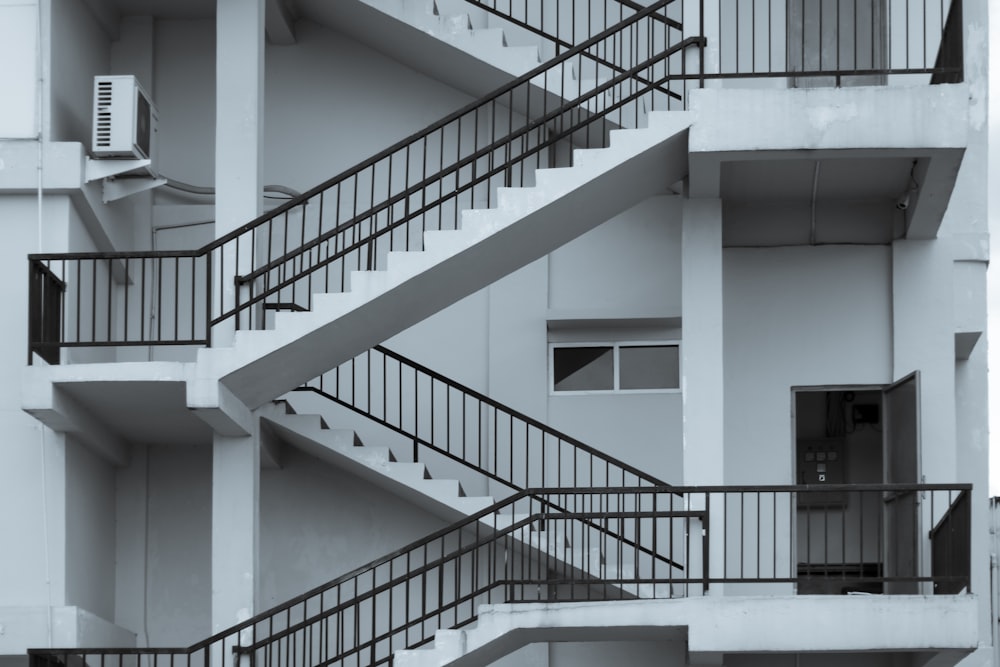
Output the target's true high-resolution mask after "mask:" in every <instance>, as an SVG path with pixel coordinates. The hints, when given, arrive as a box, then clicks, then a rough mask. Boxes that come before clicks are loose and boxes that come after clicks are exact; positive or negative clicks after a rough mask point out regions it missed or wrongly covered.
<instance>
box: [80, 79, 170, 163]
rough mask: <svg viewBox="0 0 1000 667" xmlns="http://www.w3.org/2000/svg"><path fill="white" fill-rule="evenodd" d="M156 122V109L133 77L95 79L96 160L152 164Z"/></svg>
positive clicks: (94, 133) (94, 149)
mask: <svg viewBox="0 0 1000 667" xmlns="http://www.w3.org/2000/svg"><path fill="white" fill-rule="evenodd" d="M156 120H157V117H156V108H155V107H154V106H153V104H152V103H151V102H150V100H149V95H147V94H146V91H144V90H143V89H142V86H140V85H139V82H138V81H136V79H135V77H134V76H131V75H118V76H96V77H94V126H93V136H92V140H91V153H92V154H93V156H94V157H97V158H125V159H135V160H152V158H153V150H154V148H153V146H154V143H155V138H156Z"/></svg>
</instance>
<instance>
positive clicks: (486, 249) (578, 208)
mask: <svg viewBox="0 0 1000 667" xmlns="http://www.w3.org/2000/svg"><path fill="white" fill-rule="evenodd" d="M664 116H670V118H669V119H668V120H667V121H666V123H667V124H670V125H676V127H675V128H672V129H670V130H668V131H661V132H658V133H655V134H653V135H652V136H653V137H655V138H649V139H647V138H646V137H647V135H646V134H642V133H643V132H644V131H641V130H640V131H630V132H636V133H637V134H632V135H630V136H627V137H626V136H622V143H624V144H626V146H625V147H624V148H623V149H616V147H615V145H614V144H613V145H612V147H611V148H610V149H601V150H604V151H608V152H607V153H600V154H595V155H596V156H597V157H598V159H600V158H601V157H603V156H605V155H606V156H607V158H608V161H609V162H614V161H615V160H618V162H617V163H616V164H612V166H609V167H608V168H606V169H604V168H603V167H600V168H599V169H598V171H597V173H596V175H594V176H593V177H592V178H589V179H588V180H586V181H585V182H584V183H582V184H580V185H577V186H574V187H572V188H571V189H569V190H568V191H567V192H564V193H561V194H557V195H554V198H552V200H551V201H547V202H545V203H543V204H542V205H541V206H539V207H537V208H534V209H533V210H528V211H527V212H526V213H524V214H523V215H521V216H520V217H518V218H517V219H516V220H515V221H513V222H511V223H509V224H507V226H505V227H503V228H501V229H500V230H499V231H495V232H492V233H489V234H487V235H486V236H485V237H484V238H483V239H482V240H480V241H478V242H476V243H474V244H472V245H471V246H470V247H468V248H464V249H462V250H460V251H458V252H456V253H455V254H453V255H451V256H449V257H447V258H446V259H444V260H442V261H440V262H437V263H436V264H433V265H432V266H430V267H429V268H427V269H425V270H423V271H421V272H419V273H417V274H416V275H415V276H413V277H411V278H409V279H406V280H403V281H402V282H401V283H400V284H397V285H395V286H392V287H391V288H390V289H388V290H387V291H384V292H382V293H380V294H377V295H376V296H375V297H374V298H371V299H369V300H366V301H364V302H363V303H361V304H360V305H358V306H357V307H352V308H351V309H350V310H348V311H347V312H345V313H343V314H341V315H339V316H338V317H335V318H333V319H332V320H331V321H328V322H325V323H322V324H320V325H319V326H316V327H315V328H312V329H311V330H308V331H307V330H301V331H295V332H294V333H293V335H289V336H287V338H288V339H289V340H287V342H281V341H278V342H269V343H268V345H271V348H272V349H267V348H264V349H262V350H260V352H259V353H258V352H254V353H253V355H258V354H259V356H253V355H248V354H242V353H241V354H236V355H235V356H234V357H233V358H231V359H222V360H221V361H220V362H219V363H216V364H214V365H213V363H212V362H211V359H207V358H206V359H205V360H203V359H202V358H201V353H202V352H203V353H206V357H211V355H212V354H213V352H212V351H211V350H202V351H201V352H200V353H199V355H200V356H199V362H198V364H199V366H202V365H203V363H204V366H203V369H204V372H202V371H199V372H198V375H199V376H200V377H213V376H215V377H219V378H220V380H221V382H222V383H223V384H224V385H225V386H226V387H227V388H228V389H229V390H230V391H231V392H232V394H233V395H234V396H235V397H237V398H238V399H240V400H241V401H242V402H243V403H244V404H246V405H247V406H248V407H250V408H251V409H253V408H256V407H259V406H260V405H263V404H264V403H266V402H267V401H270V400H273V399H275V398H277V397H278V396H281V395H282V394H284V393H286V392H288V391H291V390H292V389H294V388H295V387H297V386H299V385H301V384H302V383H304V382H306V381H308V380H309V379H311V378H314V377H316V375H318V374H319V373H322V372H325V371H326V370H328V369H331V368H334V367H335V366H337V365H339V364H341V363H343V362H344V361H347V360H348V359H351V358H353V357H355V356H356V355H358V354H360V353H361V352H363V351H364V350H367V349H369V348H370V347H371V346H372V345H375V344H377V343H380V342H382V341H384V340H387V339H389V338H391V337H392V336H393V335H395V334H397V333H399V332H400V331H403V330H404V329H406V328H408V327H410V326H412V325H414V324H417V323H418V322H420V321H422V320H423V319H425V318H427V317H429V316H430V315H432V314H434V313H436V312H438V311H440V310H442V309H444V308H446V307H447V306H449V305H451V304H453V303H455V302H457V301H459V300H460V299H462V298H464V297H466V296H469V295H470V294H472V293H474V292H476V291H478V290H479V289H482V288H483V287H486V286H487V285H489V284H491V283H493V282H495V281H496V280H498V279H500V278H502V277H504V276H506V275H508V274H510V273H512V272H514V271H516V270H517V269H519V268H521V267H523V266H526V265H527V264H529V263H531V262H533V261H535V260H537V259H539V258H541V257H543V256H545V255H546V254H548V253H550V252H552V251H553V250H555V249H556V248H558V247H560V246H562V245H564V244H565V243H567V242H569V241H571V240H573V239H574V238H576V237H578V236H580V235H582V234H584V233H585V232H587V231H589V230H591V229H593V228H594V227H596V226H598V225H600V224H601V223H603V222H605V221H607V220H609V219H610V218H612V217H614V216H616V215H618V214H619V213H622V212H623V211H625V210H627V209H629V208H631V207H632V206H634V205H635V204H637V203H639V202H641V201H643V200H645V199H647V198H649V197H651V196H654V195H658V194H662V193H664V192H667V191H668V189H669V187H670V186H671V185H672V184H673V183H676V182H677V181H678V180H680V179H682V178H683V177H684V176H685V175H686V173H687V162H688V152H687V126H688V122H687V117H686V114H677V115H674V114H664ZM626 134H628V133H626ZM643 141H647V142H649V145H640V146H638V147H636V146H635V145H630V144H633V143H635V142H639V143H641V142H643ZM615 150H624V151H625V157H622V156H621V155H619V154H615V153H612V152H611V151H615ZM592 159H593V156H592ZM601 169H603V170H601ZM542 173H544V171H543V172H540V174H542ZM538 190H539V191H538V194H539V195H541V196H543V197H544V196H545V194H546V192H545V188H539V189H538ZM528 208H529V209H530V206H529V207H528ZM375 273H378V272H375ZM355 275H358V274H355ZM303 315H305V316H308V315H309V314H308V313H306V314H303ZM261 333H263V334H268V333H273V332H250V333H248V334H247V335H248V337H250V336H254V335H259V334H261ZM273 338H279V337H273ZM251 347H252V346H251ZM217 349H218V348H217ZM222 354H223V356H224V355H225V353H222Z"/></svg>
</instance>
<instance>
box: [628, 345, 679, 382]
mask: <svg viewBox="0 0 1000 667" xmlns="http://www.w3.org/2000/svg"><path fill="white" fill-rule="evenodd" d="M677 352H678V350H677V346H676V345H648V346H636V347H622V348H621V350H619V353H618V358H619V362H620V363H621V369H620V374H619V378H618V386H619V387H620V388H621V389H676V388H678V387H679V386H680V361H679V358H678V353H677Z"/></svg>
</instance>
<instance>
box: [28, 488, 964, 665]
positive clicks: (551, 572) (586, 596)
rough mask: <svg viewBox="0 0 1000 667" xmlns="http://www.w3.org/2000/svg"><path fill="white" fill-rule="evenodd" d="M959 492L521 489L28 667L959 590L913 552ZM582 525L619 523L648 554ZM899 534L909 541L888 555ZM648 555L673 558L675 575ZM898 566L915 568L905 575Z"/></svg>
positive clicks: (141, 661)
mask: <svg viewBox="0 0 1000 667" xmlns="http://www.w3.org/2000/svg"><path fill="white" fill-rule="evenodd" d="M970 489H971V487H970V485H962V484H954V485H940V484H922V485H864V486H843V487H818V488H817V487H815V486H813V487H810V486H761V487H669V488H656V487H623V488H602V489H545V488H542V489H527V490H525V491H523V492H520V493H518V494H515V495H514V496H512V497H510V498H508V499H507V500H505V501H502V502H501V503H498V504H497V505H495V506H493V507H490V508H488V509H487V510H484V511H483V512H480V513H479V514H477V515H474V516H472V517H469V518H468V519H466V520H463V521H461V522H459V523H456V524H453V525H452V526H449V527H447V528H444V529H442V530H440V531H438V532H436V533H434V534H432V535H429V536H427V537H425V538H423V539H421V540H419V541H417V542H414V543H413V544H411V545H409V546H407V547H404V548H403V549H400V550H399V551H397V552H395V553H392V554H389V555H387V556H384V557H382V558H380V559H378V560H376V561H374V562H372V563H370V564H369V565H366V566H363V567H361V568H358V569H357V570H354V571H352V572H350V573H348V574H346V575H344V576H341V577H338V578H337V579H335V580H333V581H331V582H330V583H328V584H325V585H323V586H320V587H318V588H316V589H313V590H312V591H309V592H308V593H305V594H303V595H301V596H299V597H297V598H295V599H293V600H290V601H288V602H286V603H285V604H282V605H280V606H278V607H275V608H274V609H271V610H268V611H266V612H264V613H262V614H259V615H257V616H256V617H254V618H252V619H250V620H248V621H246V622H244V623H241V624H239V625H236V626H234V627H233V628H230V629H229V630H226V631H224V632H221V633H219V634H216V635H214V636H212V637H210V638H209V639H206V640H204V641H202V642H199V643H197V644H195V645H193V646H191V647H187V648H176V649H166V648H163V649H155V648H154V649H146V648H138V649H137V648H130V649H76V648H74V649H45V650H41V649H38V650H31V651H29V655H30V659H31V667H43V666H45V667H51V666H53V665H62V666H66V667H68V666H70V665H73V667H76V666H82V665H88V666H90V667H206V666H208V665H219V666H222V665H228V664H232V663H233V655H234V654H242V655H248V656H251V658H252V660H253V661H254V664H256V665H258V666H259V667H313V666H319V665H322V666H331V667H332V666H340V665H381V664H386V663H388V662H390V661H391V659H392V655H393V653H394V652H395V651H397V650H400V649H404V648H414V647H418V646H420V645H423V644H425V643H427V642H429V641H431V640H432V639H433V637H434V633H435V631H436V630H437V629H439V628H455V627H461V626H463V625H466V624H468V623H470V622H472V621H474V620H475V619H476V616H477V613H478V608H479V606H480V605H482V604H487V603H497V602H507V603H516V602H530V601H539V600H546V601H566V602H568V601H582V600H616V599H632V598H650V599H652V598H677V597H684V596H689V595H701V594H704V593H705V592H706V591H707V590H708V589H709V588H710V587H711V586H712V585H713V584H714V583H726V584H734V585H736V584H739V585H746V588H745V589H744V590H745V592H746V593H747V594H754V591H755V590H756V591H758V592H760V591H766V592H768V593H774V592H775V588H774V585H775V584H787V585H788V586H789V588H788V592H789V593H791V592H792V591H793V590H794V589H793V585H796V584H797V585H798V588H799V592H800V593H801V592H804V591H803V588H804V587H806V588H807V587H808V586H809V585H814V584H815V582H816V581H823V582H826V583H827V584H829V586H828V589H827V590H825V591H822V592H828V593H837V594H840V593H843V592H848V591H851V590H874V587H878V588H880V589H884V590H885V592H890V593H892V592H900V593H902V592H909V591H908V590H907V591H904V590H899V589H895V590H893V589H891V588H890V586H891V585H893V584H900V583H902V584H908V585H915V586H921V585H925V586H934V587H938V588H940V586H941V585H943V584H945V583H948V584H951V585H960V586H961V587H962V588H964V589H965V590H967V589H968V585H969V582H968V563H964V564H963V563H955V562H954V561H953V560H951V559H948V563H949V565H948V567H947V568H942V567H940V565H939V564H938V563H936V562H931V563H924V562H922V556H921V555H920V554H921V553H923V552H924V551H925V549H924V546H925V544H926V543H927V542H928V541H930V540H931V539H932V538H931V537H930V536H929V535H928V531H926V530H923V529H922V527H923V526H927V525H931V524H933V523H934V522H935V520H936V519H937V517H938V514H939V513H940V515H941V516H951V517H952V519H951V520H950V521H951V522H952V523H955V524H962V525H954V526H953V527H949V528H946V529H942V528H940V527H938V528H937V529H936V530H935V534H934V538H933V539H935V540H938V541H942V540H950V541H952V542H955V541H962V540H965V541H967V540H968V539H969V535H970V533H969V532H968V522H969V520H970V517H969V515H968V513H965V514H961V513H960V512H956V511H953V510H952V508H954V507H955V506H956V504H958V503H959V502H960V501H961V500H962V498H965V497H967V496H968V493H969V491H970ZM678 492H680V493H679V494H678ZM903 494H909V495H911V496H914V497H919V498H920V502H919V503H916V504H913V505H912V506H911V508H910V510H909V511H907V512H904V513H898V512H895V510H894V508H892V507H891V505H892V503H891V499H892V498H895V497H899V496H900V495H903ZM557 508H558V509H557ZM593 524H598V525H604V526H610V525H612V524H614V525H616V530H617V531H618V532H620V533H621V534H624V535H628V536H629V537H630V538H631V539H632V540H633V541H634V542H635V543H636V544H639V545H641V546H642V547H643V548H644V549H645V551H642V550H640V549H637V548H634V547H629V546H625V545H624V544H623V542H622V541H621V540H615V539H613V538H610V537H609V536H608V533H607V532H600V531H597V530H595V529H593V528H592V527H591V526H592V525H593ZM897 531H902V532H906V533H907V534H912V535H913V536H915V540H914V541H913V542H912V543H907V544H906V545H905V546H906V548H905V549H900V545H899V544H898V543H894V542H893V540H894V539H895V538H896V537H897ZM925 536H926V537H925ZM951 546H952V548H953V551H957V549H955V548H954V547H955V546H956V545H954V544H953V545H951ZM894 550H895V551H894ZM904 551H905V553H904ZM896 552H898V553H896ZM649 553H653V554H655V553H670V554H674V555H678V556H680V557H682V558H683V562H682V563H681V565H683V566H684V569H683V570H681V569H679V568H678V567H676V566H674V565H670V564H667V563H664V562H663V561H662V560H659V559H657V558H655V557H652V556H650V555H649ZM931 558H932V559H933V558H934V557H933V556H931ZM904 562H913V563H916V565H915V566H914V567H912V568H911V569H910V570H907V571H903V570H901V569H900V568H901V567H903V565H902V563H904ZM963 567H964V568H965V569H964V571H963ZM757 585H765V586H766V587H765V588H754V586H757ZM733 590H734V589H733V588H727V589H726V591H727V594H730V595H732V594H733ZM807 592H816V591H807Z"/></svg>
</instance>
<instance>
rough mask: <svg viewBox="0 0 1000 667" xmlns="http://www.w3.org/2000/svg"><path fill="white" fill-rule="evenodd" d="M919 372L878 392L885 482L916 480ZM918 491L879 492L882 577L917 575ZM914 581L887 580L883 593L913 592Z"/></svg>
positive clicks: (914, 482) (918, 479) (916, 586)
mask: <svg viewBox="0 0 1000 667" xmlns="http://www.w3.org/2000/svg"><path fill="white" fill-rule="evenodd" d="M919 398H920V376H919V373H918V372H914V373H911V374H910V375H907V376H906V377H904V378H903V379H901V380H899V381H898V382H896V383H894V384H891V385H889V386H888V387H886V388H885V389H884V390H883V392H882V405H883V409H884V417H885V418H884V429H885V430H884V442H885V448H884V456H885V461H884V465H883V468H882V469H883V471H884V473H885V483H886V484H917V483H919V481H920V464H919V452H920V427H919V424H920V422H919V419H920V411H919ZM919 502H920V498H919V494H918V493H916V492H914V491H905V492H887V493H885V494H884V496H883V512H884V526H885V530H884V540H885V551H884V554H885V558H884V561H883V565H884V573H883V576H885V577H886V578H887V579H892V578H901V579H906V578H911V577H913V578H915V577H917V576H918V574H919V540H918V537H919V535H920V531H919V522H920V516H919V513H918V510H919V508H918V504H919ZM919 592H920V588H919V584H918V582H916V581H887V582H886V584H885V593H887V594H890V593H892V594H897V595H899V594H917V593H919Z"/></svg>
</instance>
